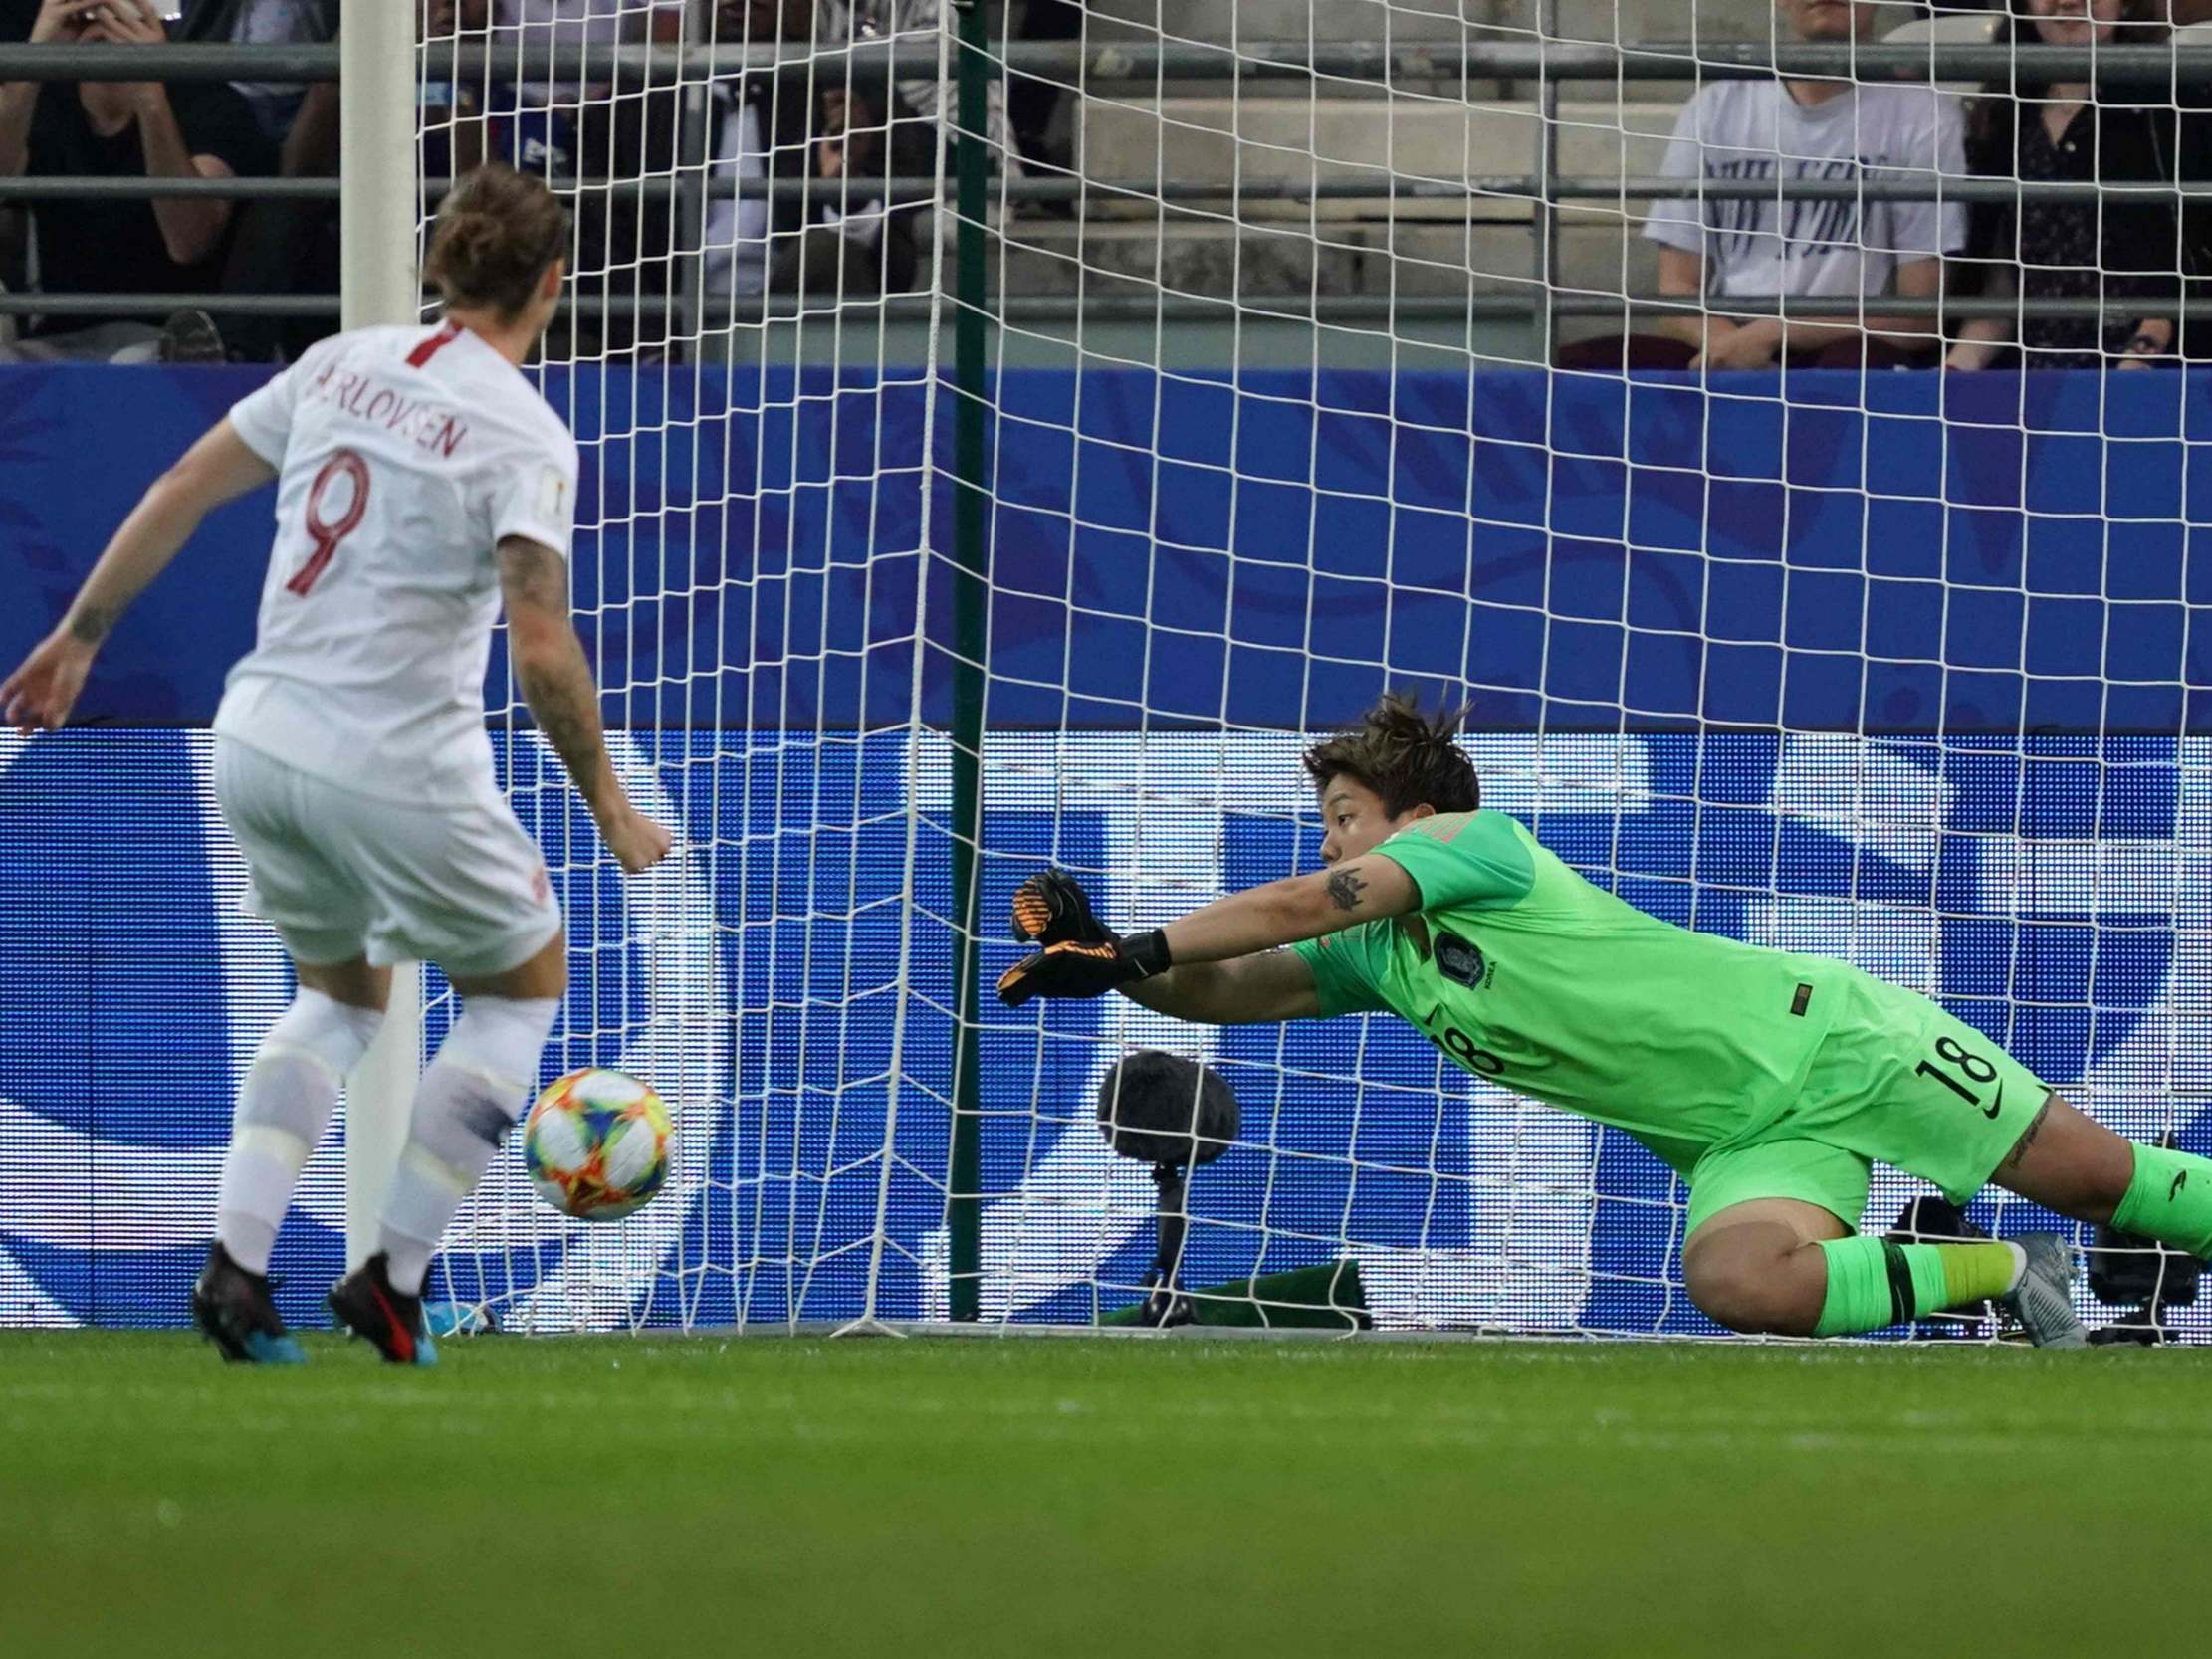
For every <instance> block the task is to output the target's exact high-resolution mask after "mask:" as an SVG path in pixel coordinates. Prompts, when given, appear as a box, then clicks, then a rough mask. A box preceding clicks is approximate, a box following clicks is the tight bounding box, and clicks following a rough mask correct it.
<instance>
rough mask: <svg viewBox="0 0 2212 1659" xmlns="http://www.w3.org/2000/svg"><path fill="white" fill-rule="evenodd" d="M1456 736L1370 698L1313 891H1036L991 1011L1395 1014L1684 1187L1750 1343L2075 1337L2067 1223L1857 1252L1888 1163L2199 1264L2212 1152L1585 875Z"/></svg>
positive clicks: (1820, 961) (1334, 774) (1875, 990)
mask: <svg viewBox="0 0 2212 1659" xmlns="http://www.w3.org/2000/svg"><path fill="white" fill-rule="evenodd" d="M1455 725H1456V722H1455V720H1454V719H1453V718H1452V717H1449V716H1439V717H1437V718H1435V719H1427V718H1424V717H1423V715H1422V714H1421V713H1420V711H1419V710H1418V709H1417V708H1416V707H1415V706H1414V704H1413V703H1412V702H1410V701H1409V700H1406V699H1403V698H1396V697H1393V698H1386V699H1385V700H1384V701H1383V702H1382V703H1381V704H1380V705H1379V706H1378V707H1376V708H1375V709H1373V710H1371V711H1370V712H1369V713H1368V714H1367V715H1366V716H1365V717H1364V718H1363V719H1362V720H1361V722H1360V724H1359V725H1358V726H1355V727H1354V728H1352V729H1351V730H1350V731H1348V732H1346V733H1345V734H1343V735H1340V736H1338V737H1335V738H1332V739H1330V740H1329V741H1326V742H1323V743H1320V744H1318V745H1316V746H1315V747H1313V748H1311V749H1309V750H1307V752H1306V754H1305V755H1304V765H1305V769H1306V771H1307V773H1308V774H1309V775H1310V777H1311V778H1312V781H1313V785H1314V788H1315V791H1316V793H1317V795H1318V797H1319V800H1320V805H1321V815H1322V821H1323V824H1324V825H1325V834H1324V836H1323V838H1322V842H1321V860H1322V862H1323V863H1324V864H1325V865H1327V866H1328V868H1327V869H1326V870H1325V871H1323V872H1321V873H1318V874H1315V875H1309V876H1296V877H1292V878H1291V879H1289V880H1287V881H1279V882H1270V883H1268V884H1267V885H1266V886H1264V887H1256V888H1252V889H1250V890H1249V891H1247V892H1244V893H1239V894H1235V895H1233V896H1231V897H1229V898H1226V899H1221V900H1218V901H1217V902H1215V903H1214V904H1211V905H1207V906H1204V907H1202V908H1201V909H1199V910H1196V911H1193V912H1192V913H1191V914H1190V915H1188V916H1186V917H1184V918H1182V919H1181V920H1180V921H1177V922H1172V923H1170V924H1169V925H1168V926H1167V927H1165V928H1160V929H1155V930H1153V931H1150V932H1147V933H1133V934H1130V935H1128V936H1126V937H1122V936H1118V935H1116V934H1114V933H1109V932H1108V931H1107V930H1106V929H1105V928H1103V927H1102V926H1100V924H1099V923H1098V922H1097V921H1096V919H1095V918H1094V917H1093V916H1092V914H1091V910H1090V905H1089V902H1088V900H1087V899H1086V898H1085V897H1084V894H1083V891H1082V889H1081V888H1080V887H1079V886H1077V885H1076V883H1075V882H1074V881H1073V880H1072V879H1071V878H1069V877H1067V876H1065V875H1063V874H1060V873H1058V872H1052V873H1049V874H1046V875H1040V876H1034V877H1031V878H1030V879H1029V880H1028V881H1027V882H1025V883H1023V884H1022V886H1021V888H1020V890H1019V891H1018V892H1017V893H1016V894H1015V896H1014V904H1013V911H1014V927H1015V932H1016V933H1017V934H1018V935H1019V936H1021V937H1023V938H1025V939H1027V940H1029V941H1031V942H1032V943H1034V944H1035V945H1036V946H1037V947H1038V948H1037V949H1036V950H1035V951H1034V952H1033V953H1032V954H1031V955H1029V956H1027V957H1025V958H1024V959H1023V960H1022V961H1020V962H1018V963H1016V964H1015V965H1014V966H1013V967H1011V968H1009V969H1008V970H1007V971H1006V972H1005V974H1004V975H1003V976H1002V977H1001V978H1000V979H999V981H998V995H999V998H1000V1000H1002V1001H1003V1002H1004V1003H1005V1004H1006V1005H1007V1006H1009V1007H1019V1006H1020V1005H1021V1004H1022V1003H1024V1002H1026V1001H1028V1000H1029V999H1030V998H1031V997H1038V996H1043V997H1094V996H1099V995H1102V994H1104V993H1105V992H1107V991H1109V990H1118V991H1120V992H1121V993H1122V994H1123V995H1125V996H1128V997H1130V998H1132V999H1133V1000H1135V1001H1137V1002H1140V1003H1142V1004H1143V1005H1144V1006H1145V1007H1147V1008H1152V1009H1156V1010H1158V1011H1160V1012H1162V1013H1166V1014H1173V1015H1177V1016H1179V1017H1181V1018H1184V1019H1189V1020H1196V1021H1199V1022H1202V1023H1205V1024H1212V1025H1232V1024H1241V1023H1245V1022H1253V1021H1273V1020H1288V1019H1311V1018H1315V1017H1328V1016H1330V1015H1335V1014H1357V1013H1368V1012H1376V1011H1382V1010H1388V1011H1390V1012H1392V1013H1395V1014H1397V1015H1398V1016H1399V1017H1400V1018H1402V1019H1405V1020H1407V1021H1409V1022H1411V1023H1412V1024H1413V1025H1414V1026H1415V1027H1416V1028H1417V1029H1418V1030H1419V1031H1420V1032H1421V1033H1422V1035H1424V1036H1425V1037H1427V1038H1428V1039H1429V1040H1430V1041H1431V1042H1433V1043H1435V1044H1436V1045H1437V1047H1438V1049H1440V1050H1441V1051H1442V1052H1443V1053H1444V1054H1446V1055H1448V1056H1449V1057H1450V1058H1451V1059H1452V1060H1453V1061H1454V1062H1455V1063H1457V1064H1458V1065H1460V1066H1461V1067H1463V1068H1465V1069H1466V1070H1467V1071H1470V1072H1473V1073H1475V1074H1477V1075H1478V1076H1481V1077H1485V1078H1488V1079H1490V1080H1491V1081H1493V1082H1495V1083H1497V1084H1499V1085H1501V1086H1503V1087H1505V1088H1507V1089H1511V1090H1513V1091H1514V1092H1515V1093H1517V1094H1522V1095H1526V1096H1529V1097H1530V1098H1532V1099H1535V1100H1539V1101H1545V1102H1548V1103H1549V1104H1551V1105H1553V1106H1556V1107H1559V1108H1561V1109H1563V1110H1565V1111H1568V1112H1572V1113H1575V1114H1577V1115H1578V1116H1581V1117H1584V1118H1591V1119H1595V1120H1596V1121H1597V1122H1599V1123H1602V1124H1611V1125H1613V1126H1614V1127H1615V1128H1617V1129H1620V1130H1623V1131H1625V1132H1626V1133H1628V1134H1630V1135H1632V1136H1634V1137H1635V1138H1636V1139H1637V1140H1638V1141H1642V1142H1643V1143H1644V1144H1645V1145H1646V1146H1648V1147H1650V1148H1651V1149H1652V1151H1654V1152H1655V1153H1657V1154H1658V1155H1659V1157H1660V1158H1662V1159H1664V1160H1665V1161H1666V1162H1667V1163H1668V1164H1670V1165H1671V1166H1672V1167H1673V1168H1674V1169H1676V1170H1677V1171H1679V1172H1680V1173H1681V1175H1682V1176H1683V1177H1684V1179H1686V1180H1687V1181H1688V1183H1689V1190H1690V1203H1689V1217H1688V1224H1687V1231H1686V1235H1685V1236H1686V1242H1685V1243H1684V1245H1683V1248H1682V1275H1683V1280H1684V1282H1685V1284H1686V1287H1687V1289H1688V1292H1689V1296H1690V1299H1691V1300H1692V1301H1693V1302H1694V1303H1696V1305H1697V1306H1698V1307H1699V1308H1700V1309H1702V1310H1703V1311H1704V1312H1705V1313H1706V1314H1707V1315H1708V1316H1710V1317H1711V1318H1712V1319H1714V1320H1717V1321H1718V1322H1719V1323H1720V1324H1722V1325H1725V1326H1728V1327H1730V1328H1732V1329H1734V1330H1737V1331H1747V1332H1777V1333H1786V1334H1789V1335H1793V1336H1808V1335H1810V1336H1817V1337H1827V1336H1839V1335H1843V1334H1846V1333H1850V1332H1860V1331H1874V1330H1878V1329H1880V1328H1881V1327H1882V1326H1886V1325H1894V1324H1896V1323H1898V1322H1900V1321H1903V1320H1909V1319H1913V1318H1916V1317H1918V1316H1920V1315H1923V1314H1928V1313H1932V1312H1934V1311H1936V1310H1938V1309H1944V1308H1959V1307H1966V1306H1970V1305H1973V1304H1976V1303H1980V1302H1984V1301H1989V1300H1992V1299H1997V1300H2002V1301H2004V1302H2005V1303H2006V1305H2007V1306H2008V1307H2009V1308H2010V1309H2011V1310H2012V1312H2013V1313H2014V1314H2015V1315H2016V1316H2017V1317H2018V1319H2019V1320H2020V1322H2021V1324H2022V1325H2023V1326H2024V1327H2025V1328H2026V1329H2027V1332H2028V1334H2029V1336H2030V1337H2031V1338H2032V1339H2033V1340H2034V1341H2035V1343H2036V1344H2037V1345H2038V1346H2041V1347H2054V1348H2076V1347H2081V1346H2083V1345H2084V1344H2085V1343H2086V1342H2087V1340H2088V1334H2087V1332H2086V1331H2085V1329H2084V1327H2083V1325H2082V1321H2081V1318H2080V1316H2079V1315H2078V1314H2077V1313H2076V1312H2075V1308H2074V1299H2073V1282H2074V1278H2075V1274H2076V1272H2077V1265H2078V1258H2077V1255H2076V1252H2075V1250H2074V1248H2073V1246H2072V1245H2071V1244H2070V1243H2068V1242H2067V1241H2066V1240H2064V1239H2062V1238H2061V1237H2059V1236H2058V1235H2057V1234H2055V1233H2032V1234H2029V1235H2027V1236H2026V1237H2024V1238H2022V1239H2020V1240H2018V1241H1996V1242H1973V1243H1959V1244H1894V1243H1890V1242H1888V1241H1886V1240H1883V1239H1880V1238H1867V1237H1862V1236H1860V1235H1859V1233H1858V1230H1857V1229H1858V1225H1859V1219H1860V1214H1861V1212H1862V1211H1863V1210H1864V1209H1865V1207H1866V1203H1867V1186H1868V1179H1869V1176H1870V1174H1871V1171H1872V1165H1873V1163H1874V1162H1875V1160H1877V1159H1880V1160H1881V1161H1883V1162H1886V1163H1891V1164H1894V1165H1896V1166H1897V1167H1898V1168H1900V1169H1904V1170H1906V1171H1908V1172H1910V1173H1912V1174H1915V1175H1919V1176H1921V1177H1923V1178H1924V1179H1927V1180H1930V1181H1932V1182H1934V1183H1935V1184H1936V1185H1937V1186H1939V1187H1941V1188H1942V1189H1943V1192H1944V1193H1945V1195H1946V1196H1948V1197H1949V1198H1950V1199H1951V1200H1952V1201H1953V1202H1954V1203H1964V1202H1965V1201H1966V1200H1967V1199H1969V1198H1970V1197H1972V1196H1973V1194H1974V1193H1975V1192H1976V1191H1978V1190H1979V1189H1980V1188H1981V1187H1982V1186H1983V1185H1984V1184H1985V1183H1987V1182H1990V1181H1995V1182H1997V1183H1998V1184H1999V1185H2001V1186H2004V1187H2007V1188H2009V1189H2011V1190H2012V1191H2014V1192H2017V1193H2019V1194H2020V1195H2021V1196H2023V1197H2025V1198H2031V1199H2033V1200H2035V1201H2036V1202H2037V1203H2040V1204H2044V1205H2046V1206H2048V1207H2049V1208H2051V1209H2054V1210H2057V1211H2059V1212H2060V1213H2061V1214H2064V1215H2070V1216H2074V1217H2077V1218H2078V1219H2080V1220H2083V1221H2089V1222H2111V1223H2113V1224H2114V1225H2115V1226H2117V1227H2118V1228H2120V1229H2121V1230H2122V1231H2125V1232H2129V1233H2138V1234H2143V1235H2146V1236H2148V1237H2150V1238H2154V1239H2157V1240H2159V1241H2160V1242H2161V1243H2164V1244H2168V1245H2172V1246H2173V1247H2174V1248H2176V1249H2179V1250H2185V1251H2187V1252H2189V1253H2190V1254H2191V1255H2195V1256H2199V1257H2212V1160H2208V1159H2205V1158H2202V1157H2197V1156H2195V1155H2193V1154H2191V1153H2188V1152H2181V1151H2169V1150H2165V1149H2162V1148H2159V1147H2155V1146H2144V1145H2137V1144H2135V1143H2133V1142H2131V1141H2124V1140H2122V1139H2121V1138H2120V1137H2118V1136H2116V1135H2114V1134H2113V1133H2112V1132H2111V1131H2109V1130H2107V1129H2104V1128H2102V1127H2101V1126H2100V1125H2099V1124H2097V1123H2095V1122H2094V1121H2092V1120H2091V1119H2090V1118H2088V1117H2087V1116H2085V1115H2084V1114H2083V1113H2081V1112H2079V1111H2077V1110H2076V1109H2075V1108H2074V1107H2073V1106H2071V1105H2069V1104H2068V1103H2067V1102H2066V1101H2064V1100H2062V1099H2061V1098H2060V1097H2059V1096H2058V1095H2057V1094H2055V1093H2054V1092H2052V1091H2051V1090H2050V1089H2048V1088H2047V1087H2045V1086H2044V1085H2043V1084H2042V1083H2040V1082H2038V1081H2037V1080H2036V1078H2035V1077H2034V1076H2033V1075H2031V1074H2030V1073H2029V1072H2028V1071H2027V1070H2026V1069H2025V1068H2024V1067H2022V1066H2021V1065H2019V1064H2018V1063H2017V1062H2016V1061H2014V1060H2013V1059H2011V1058H2010V1057H2009V1056H2008V1055H2006V1054H2005V1053H2004V1052H2003V1051H2002V1050H2000V1049H1999V1048H1997V1047H1996V1046H1995V1045H1994V1044H1992V1043H1991V1042H1990V1041H1989V1039H1988V1038H1986V1037H1984V1036H1982V1035H1981V1033H1979V1032H1978V1031H1976V1030H1974V1029H1973V1028H1972V1027H1971V1026H1969V1025H1966V1024H1965V1023H1963V1022H1962V1021H1960V1020H1957V1019H1954V1018H1952V1017H1951V1016H1950V1015H1949V1014H1947V1013H1945V1012H1944V1011H1943V1009H1942V1008H1941V1007H1940V1006H1938V1005H1937V1004H1936V1003H1934V1002H1931V1001H1929V1000H1928V999H1927V998H1925V997H1922V996H1918V995H1916V994H1914V993H1913V992H1911V991H1907V990H1903V989H1900V988H1899V987H1897V986H1894V985H1890V984H1886V983H1884V982H1883V981H1881V980H1880V979H1876V978H1874V977H1872V976H1871V975H1869V974H1866V973H1864V972H1861V971H1860V970H1859V969H1858V968H1855V967H1853V966H1851V965H1850V964H1849V963H1846V962H1841V961H1835V960H1831V959H1828V958H1825V957H1819V956H1806V955H1799V954H1795V953H1793V952H1790V951H1785V950H1776V949H1767V948H1762V947H1760V946H1757V945H1749V944H1741V943H1738V942H1737V941H1735V940H1733V939H1727V938H1722V937H1718V936H1716V935H1714V934H1710V933H1691V932H1689V931H1687V930H1685V929H1682V928H1677V927H1674V926H1673V925H1672V924H1670V923H1665V922H1660V921H1659V920H1657V919H1656V918H1653V917H1650V916H1647V915H1645V914H1644V913H1643V912H1642V911H1639V910H1637V909H1636V908H1635V907H1633V906H1631V905H1629V904H1627V903H1626V902H1624V901H1622V900H1620V899H1617V898H1615V897H1614V896H1613V895H1611V894H1609V893H1607V892H1605V891H1604V890H1603V889H1601V888H1598V887H1595V886H1593V885H1591V884H1590V883H1589V882H1586V881H1584V880H1583V879H1582V878H1581V877H1580V876H1578V875H1576V874H1575V873H1574V872H1573V871H1572V870H1570V869H1568V868H1567V866H1566V865H1564V864H1562V863H1561V862H1560V861H1559V860H1558V859H1557V858H1555V857H1554V856H1553V855H1552V854H1550V853H1549V852H1547V851H1545V850H1544V848H1543V847H1542V846H1541V845H1539V844H1538V842H1537V840H1536V838H1535V837H1534V836H1533V835H1531V834H1530V833H1529V832H1528V831H1527V830H1526V829H1525V828H1523V827H1522V826H1521V825H1520V824H1519V823H1518V822H1517V821H1515V820H1514V819H1512V818H1509V817H1507V816H1506V815H1505V814H1504V813H1502V812H1496V811H1488V812H1485V811H1481V810H1478V804H1479V783H1478V780H1477V778H1476V776H1475V772H1474V768H1473V766H1472V764H1471V763H1470V762H1469V761H1468V760H1467V758H1466V756H1465V754H1464V753H1463V752H1462V751H1461V750H1460V749H1459V748H1458V746H1457V745H1456V744H1455V743H1454V742H1453V741H1452V735H1453V731H1454V728H1455ZM1286 946H1287V948H1285V947H1286Z"/></svg>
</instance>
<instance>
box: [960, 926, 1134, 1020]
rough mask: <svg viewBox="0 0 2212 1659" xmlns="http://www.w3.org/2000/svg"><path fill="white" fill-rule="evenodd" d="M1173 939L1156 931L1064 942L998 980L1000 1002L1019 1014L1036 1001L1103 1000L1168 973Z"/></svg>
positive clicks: (1024, 960)
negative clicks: (1118, 988)
mask: <svg viewBox="0 0 2212 1659" xmlns="http://www.w3.org/2000/svg"><path fill="white" fill-rule="evenodd" d="M1168 966H1169V961H1168V938H1167V935H1166V934H1165V933H1162V932H1161V931H1160V930H1159V929H1157V928H1152V929H1148V930H1146V931H1145V932H1144V933H1131V934H1130V935H1129V936H1128V937H1127V938H1119V937H1116V936H1115V935H1114V934H1112V933H1108V934H1107V935H1106V936H1105V937H1104V938H1101V939H1090V940H1085V939H1072V938H1070V939H1062V940H1060V942H1059V943H1057V944H1048V945H1046V946H1045V947H1044V948H1043V949H1042V950H1039V951H1037V952H1036V953H1035V954H1034V955H1029V956H1024V957H1022V958H1021V960H1020V961H1018V962H1016V963H1014V964H1013V966H1011V967H1009V968H1007V969H1006V971H1005V972H1004V973H1002V974H1000V975H999V976H998V1000H999V1001H1000V1002H1003V1003H1004V1004H1005V1005H1006V1006H1007V1007H1009V1008H1018V1007H1020V1006H1021V1005H1022V1004H1023V1003H1024V1002H1026V1001H1028V1000H1029V998H1031V997H1032V996H1061V997H1085V996H1104V995H1105V994H1106V993H1107V992H1108V991H1110V990H1112V989H1113V988H1114V987H1115V986H1117V985H1126V984H1129V983H1130V982H1131V981H1132V980H1137V979H1150V978H1151V977H1152V976H1153V975H1154V974H1156V973H1165V972H1166V971H1167V969H1168Z"/></svg>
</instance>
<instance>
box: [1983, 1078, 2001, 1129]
mask: <svg viewBox="0 0 2212 1659" xmlns="http://www.w3.org/2000/svg"><path fill="white" fill-rule="evenodd" d="M2004 1104H2005V1086H2004V1084H2003V1083H1999V1084H1998V1085H1997V1098H1996V1099H1995V1100H1993V1101H1991V1102H1990V1103H1989V1104H1988V1105H1987V1106H1985V1107H1983V1108H1982V1116H1983V1117H1984V1118H1987V1119H1988V1120H1989V1121H1990V1122H1991V1123H1995V1122H1996V1121H1997V1114H1998V1113H1999V1112H2000V1111H2002V1110H2003V1108H2004Z"/></svg>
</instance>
